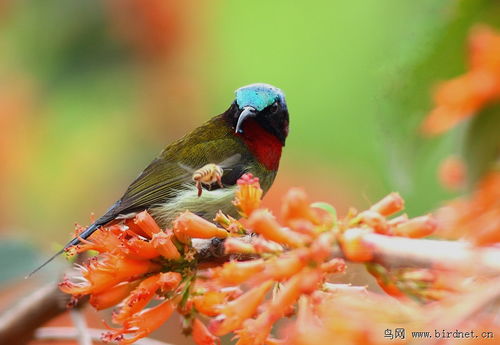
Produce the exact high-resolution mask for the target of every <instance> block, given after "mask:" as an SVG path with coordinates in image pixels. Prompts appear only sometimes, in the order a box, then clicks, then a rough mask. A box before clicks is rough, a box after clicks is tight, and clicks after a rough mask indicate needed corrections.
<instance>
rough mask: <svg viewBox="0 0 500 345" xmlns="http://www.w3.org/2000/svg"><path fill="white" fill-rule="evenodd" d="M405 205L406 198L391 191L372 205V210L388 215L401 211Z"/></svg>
mask: <svg viewBox="0 0 500 345" xmlns="http://www.w3.org/2000/svg"><path fill="white" fill-rule="evenodd" d="M404 205H405V203H404V200H403V198H401V196H400V195H399V194H398V193H391V194H389V195H387V196H386V197H385V198H383V199H382V200H380V201H379V202H377V203H376V204H374V205H373V206H372V207H370V210H371V211H375V212H378V213H380V214H381V215H382V216H384V217H387V216H390V215H392V214H394V213H397V212H399V211H401V210H402V209H403V208H404Z"/></svg>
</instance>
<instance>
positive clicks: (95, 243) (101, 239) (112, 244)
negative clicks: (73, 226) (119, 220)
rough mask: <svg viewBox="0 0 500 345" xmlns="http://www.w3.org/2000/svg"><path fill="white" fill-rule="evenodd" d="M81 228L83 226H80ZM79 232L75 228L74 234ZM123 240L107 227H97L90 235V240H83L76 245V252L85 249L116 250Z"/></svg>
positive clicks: (84, 250)
mask: <svg viewBox="0 0 500 345" xmlns="http://www.w3.org/2000/svg"><path fill="white" fill-rule="evenodd" d="M82 229H83V228H82ZM79 232H81V231H80V230H79V229H78V230H77V234H76V236H78V233H79ZM122 243H123V241H122V240H121V239H120V237H119V236H117V235H116V234H115V233H114V232H113V231H110V230H109V228H106V229H104V228H102V227H101V228H99V229H97V230H96V232H95V233H94V234H93V235H92V240H83V239H82V241H81V243H80V244H79V245H77V246H75V247H76V252H77V253H83V252H86V251H87V250H95V251H97V252H99V253H104V252H112V251H117V250H119V248H120V247H121V245H122Z"/></svg>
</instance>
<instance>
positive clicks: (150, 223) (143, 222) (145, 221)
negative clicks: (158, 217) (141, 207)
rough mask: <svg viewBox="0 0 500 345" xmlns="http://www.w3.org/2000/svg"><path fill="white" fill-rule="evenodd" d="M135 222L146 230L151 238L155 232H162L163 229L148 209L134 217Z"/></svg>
mask: <svg viewBox="0 0 500 345" xmlns="http://www.w3.org/2000/svg"><path fill="white" fill-rule="evenodd" d="M134 223H135V224H136V225H137V226H138V227H139V228H141V230H142V231H144V232H145V233H146V234H147V235H148V236H149V238H151V237H153V235H154V234H157V233H160V232H161V229H160V227H159V226H158V224H157V223H156V221H155V220H154V218H153V217H152V216H151V215H150V214H149V213H148V211H142V212H141V213H138V214H137V215H136V216H135V217H134Z"/></svg>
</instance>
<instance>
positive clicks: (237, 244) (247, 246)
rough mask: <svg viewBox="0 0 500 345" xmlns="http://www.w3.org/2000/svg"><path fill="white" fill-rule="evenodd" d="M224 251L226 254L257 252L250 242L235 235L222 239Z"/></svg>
mask: <svg viewBox="0 0 500 345" xmlns="http://www.w3.org/2000/svg"><path fill="white" fill-rule="evenodd" d="M224 251H225V252H226V254H255V253H256V252H257V251H256V250H255V247H254V246H253V245H252V244H251V243H248V242H244V241H242V240H239V239H237V238H235V237H230V238H228V239H226V241H224Z"/></svg>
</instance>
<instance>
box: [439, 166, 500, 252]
mask: <svg viewBox="0 0 500 345" xmlns="http://www.w3.org/2000/svg"><path fill="white" fill-rule="evenodd" d="M436 216H437V218H438V220H439V224H440V226H439V229H438V234H439V235H440V236H442V237H444V238H453V239H458V238H465V239H467V240H468V241H470V242H473V243H475V244H477V245H494V244H496V243H499V242H500V171H491V172H490V173H488V174H487V175H486V176H485V177H484V178H483V179H482V180H481V181H480V182H479V184H478V186H477V187H476V189H475V190H474V192H473V194H472V195H471V196H470V197H462V198H458V199H455V200H452V201H451V202H448V204H447V205H446V206H444V207H442V208H441V209H439V210H438V212H437V213H436Z"/></svg>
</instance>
